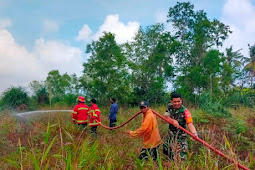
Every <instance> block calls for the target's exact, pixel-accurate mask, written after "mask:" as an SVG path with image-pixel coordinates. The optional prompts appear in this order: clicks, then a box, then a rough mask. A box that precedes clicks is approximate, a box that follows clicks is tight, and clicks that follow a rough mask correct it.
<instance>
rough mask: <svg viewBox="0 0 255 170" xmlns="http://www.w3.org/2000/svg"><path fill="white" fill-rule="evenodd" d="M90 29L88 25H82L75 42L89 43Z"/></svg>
mask: <svg viewBox="0 0 255 170" xmlns="http://www.w3.org/2000/svg"><path fill="white" fill-rule="evenodd" d="M91 33H92V31H91V29H90V28H89V26H88V25H86V24H85V25H83V27H82V29H81V30H80V31H79V35H78V36H77V37H76V38H75V40H77V41H85V42H86V41H90V38H91Z"/></svg>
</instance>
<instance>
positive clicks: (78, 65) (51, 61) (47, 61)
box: [34, 38, 82, 74]
mask: <svg viewBox="0 0 255 170" xmlns="http://www.w3.org/2000/svg"><path fill="white" fill-rule="evenodd" d="M34 53H35V55H36V56H37V57H38V60H39V62H40V64H41V65H42V66H43V68H44V69H45V70H47V71H46V72H45V73H48V72H49V71H51V70H53V69H54V70H59V71H60V72H61V73H65V72H68V73H69V74H73V73H76V74H80V73H81V71H82V51H81V50H80V49H79V48H76V47H71V46H70V45H69V44H68V43H64V42H61V41H45V40H44V39H42V38H41V39H38V40H36V44H35V51H34Z"/></svg>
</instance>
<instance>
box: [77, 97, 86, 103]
mask: <svg viewBox="0 0 255 170" xmlns="http://www.w3.org/2000/svg"><path fill="white" fill-rule="evenodd" d="M77 101H78V102H82V103H85V99H84V97H83V96H79V97H78V98H77Z"/></svg>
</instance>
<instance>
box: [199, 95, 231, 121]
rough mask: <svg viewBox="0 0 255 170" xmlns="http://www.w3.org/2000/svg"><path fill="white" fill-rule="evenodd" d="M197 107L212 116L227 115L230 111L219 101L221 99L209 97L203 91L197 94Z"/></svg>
mask: <svg viewBox="0 0 255 170" xmlns="http://www.w3.org/2000/svg"><path fill="white" fill-rule="evenodd" d="M198 100H199V107H200V108H201V109H202V110H204V111H205V112H207V113H209V114H212V115H214V116H219V117H222V116H229V115H230V112H229V111H228V110H227V109H226V107H225V106H224V105H223V104H222V103H221V100H217V99H212V100H211V99H210V94H209V93H203V94H201V95H200V96H199V99H198Z"/></svg>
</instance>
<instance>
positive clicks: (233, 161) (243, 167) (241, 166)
mask: <svg viewBox="0 0 255 170" xmlns="http://www.w3.org/2000/svg"><path fill="white" fill-rule="evenodd" d="M152 112H153V113H154V114H155V115H156V116H158V117H160V118H161V119H163V120H165V121H166V122H168V123H170V124H172V122H170V121H169V120H167V119H166V118H165V117H164V116H162V115H161V114H159V113H157V112H156V111H154V110H152ZM140 113H141V112H137V113H136V114H135V115H133V116H132V117H131V118H130V119H128V120H127V121H126V122H124V123H123V124H121V125H119V126H116V127H108V126H105V125H103V124H102V123H101V122H99V121H98V120H96V121H97V122H98V123H99V124H100V125H101V126H102V127H103V128H106V129H118V128H120V127H122V126H124V125H126V124H127V123H128V122H130V121H131V120H132V119H134V118H135V117H136V116H137V115H139V114H140ZM178 128H179V129H181V130H182V131H184V132H185V133H187V134H188V135H190V136H191V137H192V138H193V139H195V140H196V141H198V142H200V143H202V144H203V145H204V146H206V147H208V148H209V149H211V150H212V151H214V152H216V153H217V154H219V155H220V156H222V157H224V158H226V159H227V160H229V161H230V162H232V163H234V164H236V165H237V166H238V167H239V168H242V169H244V170H249V168H247V167H245V166H244V165H242V164H240V163H239V162H236V161H235V160H233V159H230V158H229V157H228V156H227V155H225V154H224V153H222V152H221V151H219V150H217V149H216V148H214V147H213V146H211V145H210V144H208V143H206V142H205V141H203V140H202V139H200V138H198V137H197V136H194V135H193V134H192V133H191V132H189V131H188V130H186V129H184V128H183V127H181V126H179V127H178Z"/></svg>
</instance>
